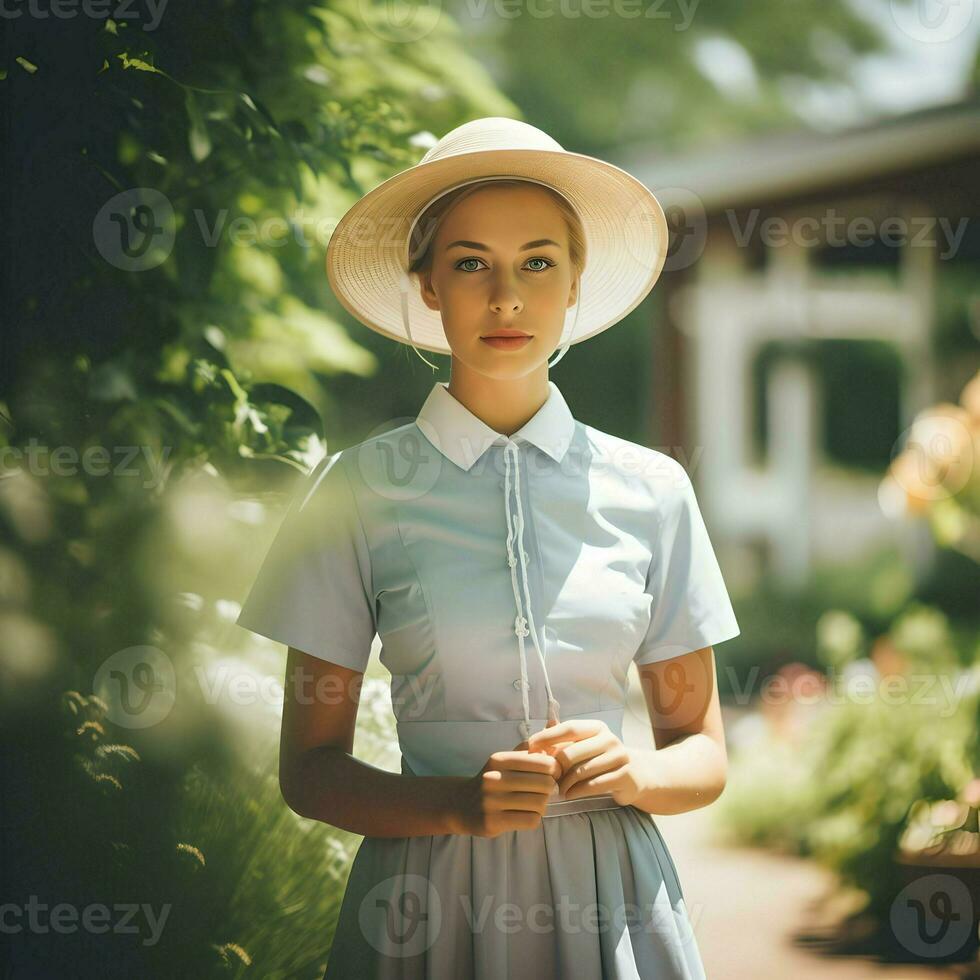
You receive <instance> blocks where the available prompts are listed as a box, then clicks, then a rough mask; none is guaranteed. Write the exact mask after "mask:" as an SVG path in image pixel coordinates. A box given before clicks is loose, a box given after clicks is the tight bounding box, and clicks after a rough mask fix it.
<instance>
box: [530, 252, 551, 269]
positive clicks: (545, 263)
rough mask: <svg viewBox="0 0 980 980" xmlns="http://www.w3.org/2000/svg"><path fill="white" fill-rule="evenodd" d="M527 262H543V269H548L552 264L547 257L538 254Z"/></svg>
mask: <svg viewBox="0 0 980 980" xmlns="http://www.w3.org/2000/svg"><path fill="white" fill-rule="evenodd" d="M528 262H544V269H550V268H551V267H552V266H554V264H555V263H554V262H551V261H550V260H549V259H544V258H542V257H541V256H540V255H537V256H535V257H534V258H533V259H528ZM544 269H532V270H531V271H532V272H544Z"/></svg>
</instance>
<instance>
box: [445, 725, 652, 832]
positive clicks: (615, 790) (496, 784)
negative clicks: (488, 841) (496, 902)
mask: <svg viewBox="0 0 980 980" xmlns="http://www.w3.org/2000/svg"><path fill="white" fill-rule="evenodd" d="M556 785H557V786H558V791H559V792H560V793H561V794H562V795H563V796H564V798H565V799H566V800H574V799H578V798H579V797H581V796H596V795H598V794H601V793H608V794H610V795H611V796H612V798H613V799H614V800H615V801H616V803H618V804H619V805H620V806H628V805H629V804H631V803H632V802H633V801H634V800H636V799H637V797H638V796H639V795H640V793H641V790H642V787H641V785H640V777H639V775H638V769H637V764H636V763H635V762H634V760H633V757H632V756H631V754H630V752H629V750H628V749H627V748H626V746H625V745H623V743H622V742H621V741H620V739H619V738H618V737H617V736H616V735H614V734H613V733H612V731H610V729H609V726H608V725H607V724H606V723H605V722H604V721H598V720H595V719H592V718H575V719H573V720H571V721H565V722H559V723H549V725H548V726H547V727H546V728H544V729H542V730H541V731H540V732H533V733H532V734H531V737H530V738H528V739H526V740H525V741H523V742H521V743H519V744H518V745H517V746H515V747H514V748H513V749H511V750H510V751H500V752H494V753H492V754H491V755H490V757H489V758H488V759H487V761H486V763H485V764H484V766H483V768H482V769H481V770H480V772H478V773H477V774H476V775H475V776H474V777H472V778H469V779H466V780H464V782H463V784H462V789H461V793H460V795H459V796H458V797H457V798H456V803H455V804H454V809H453V812H454V819H453V826H454V828H455V832H458V833H464V834H473V835H476V836H480V837H496V836H497V835H498V834H501V833H504V832H506V831H510V830H532V829H534V828H536V827H538V826H540V824H541V818H542V816H543V815H544V813H545V811H546V809H547V804H548V799H549V797H550V796H551V794H552V793H553V792H554V788H555V786H556Z"/></svg>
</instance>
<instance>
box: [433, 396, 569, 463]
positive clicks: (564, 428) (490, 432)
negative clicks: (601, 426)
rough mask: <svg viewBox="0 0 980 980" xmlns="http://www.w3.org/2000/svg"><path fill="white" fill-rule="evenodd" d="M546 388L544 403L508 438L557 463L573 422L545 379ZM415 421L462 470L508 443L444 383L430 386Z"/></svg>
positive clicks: (563, 400) (559, 398)
mask: <svg viewBox="0 0 980 980" xmlns="http://www.w3.org/2000/svg"><path fill="white" fill-rule="evenodd" d="M548 388H549V393H548V397H547V399H545V402H544V404H543V405H542V406H541V407H540V408H539V409H538V410H537V412H535V414H534V415H533V416H532V417H531V418H529V419H528V420H527V422H525V423H524V425H522V426H521V427H520V428H519V429H518V430H517V431H516V432H515V433H514V434H513V435H512V436H510V439H512V440H513V441H515V442H516V441H518V440H521V439H523V440H524V441H526V442H530V443H532V444H533V445H535V446H537V447H538V449H540V450H542V451H543V452H546V453H547V454H548V455H549V456H550V457H551V458H552V459H553V460H555V461H556V462H559V463H560V462H561V460H562V458H563V457H564V455H565V453H566V452H567V451H568V447H569V446H570V445H571V442H572V436H573V434H574V432H575V419H574V417H573V416H572V413H571V411H570V410H569V407H568V405H567V404H566V402H565V399H564V398H563V397H562V393H561V392H560V391H559V390H558V386H557V385H556V384H555V383H554V381H551V380H550V379H549V381H548ZM416 422H417V424H418V427H419V428H420V429H421V430H422V433H423V435H424V436H425V437H426V438H427V439H428V440H429V442H431V443H432V445H434V446H435V447H436V449H438V450H439V452H441V453H442V454H443V456H445V457H446V458H447V459H450V460H452V462H454V463H455V464H456V465H457V466H459V467H461V468H462V469H464V470H469V469H470V467H471V466H472V465H473V464H474V463H475V462H476V461H477V460H478V459H479V458H480V457H481V456H482V455H483V454H484V453H485V452H486V451H487V449H489V448H490V446H492V445H501V446H502V445H504V444H505V443H506V442H507V440H508V437H507V436H506V435H504V434H503V433H501V432H497V431H496V430H495V429H491V428H490V426H489V425H487V424H486V422H484V421H483V420H482V419H480V418H478V417H477V416H476V415H474V414H473V413H472V412H471V411H470V410H469V409H468V408H467V407H466V406H465V405H464V404H463V403H462V402H460V401H457V400H456V398H454V397H453V396H452V395H451V394H450V393H449V383H448V382H446V381H437V382H436V383H435V384H434V385H433V386H432V391H430V392H429V396H428V398H426V400H425V402H424V404H423V405H422V408H421V410H420V411H419V414H418V418H417V419H416Z"/></svg>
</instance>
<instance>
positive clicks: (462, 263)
mask: <svg viewBox="0 0 980 980" xmlns="http://www.w3.org/2000/svg"><path fill="white" fill-rule="evenodd" d="M482 261H483V260H482V259H478V258H475V257H473V256H471V257H470V258H468V259H460V260H459V262H457V263H456V265H455V266H454V268H456V269H459V270H460V271H461V272H476V271H477V270H476V269H474V268H472V267H470V268H464V266H465V265H466V263H467V262H482ZM527 262H528V264H530V263H531V262H543V263H544V268H537V269H530V270H528V271H530V272H544V271H545V269H550V268H553V267H554V266H555V265H556V264H557V263H555V262H552V261H551V259H546V258H543V257H542V256H540V255H536V256H535V257H534V258H533V259H528V260H527Z"/></svg>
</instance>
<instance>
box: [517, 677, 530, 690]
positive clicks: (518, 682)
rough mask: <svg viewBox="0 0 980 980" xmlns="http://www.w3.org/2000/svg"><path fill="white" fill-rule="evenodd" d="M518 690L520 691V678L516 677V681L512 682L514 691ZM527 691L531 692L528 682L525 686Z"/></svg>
mask: <svg viewBox="0 0 980 980" xmlns="http://www.w3.org/2000/svg"><path fill="white" fill-rule="evenodd" d="M520 689H521V679H520V677H518V678H517V679H516V680H515V681H514V690H515V691H519V690H520ZM527 689H528V690H529V691H530V690H531V683H530V681H529V682H528V685H527Z"/></svg>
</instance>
